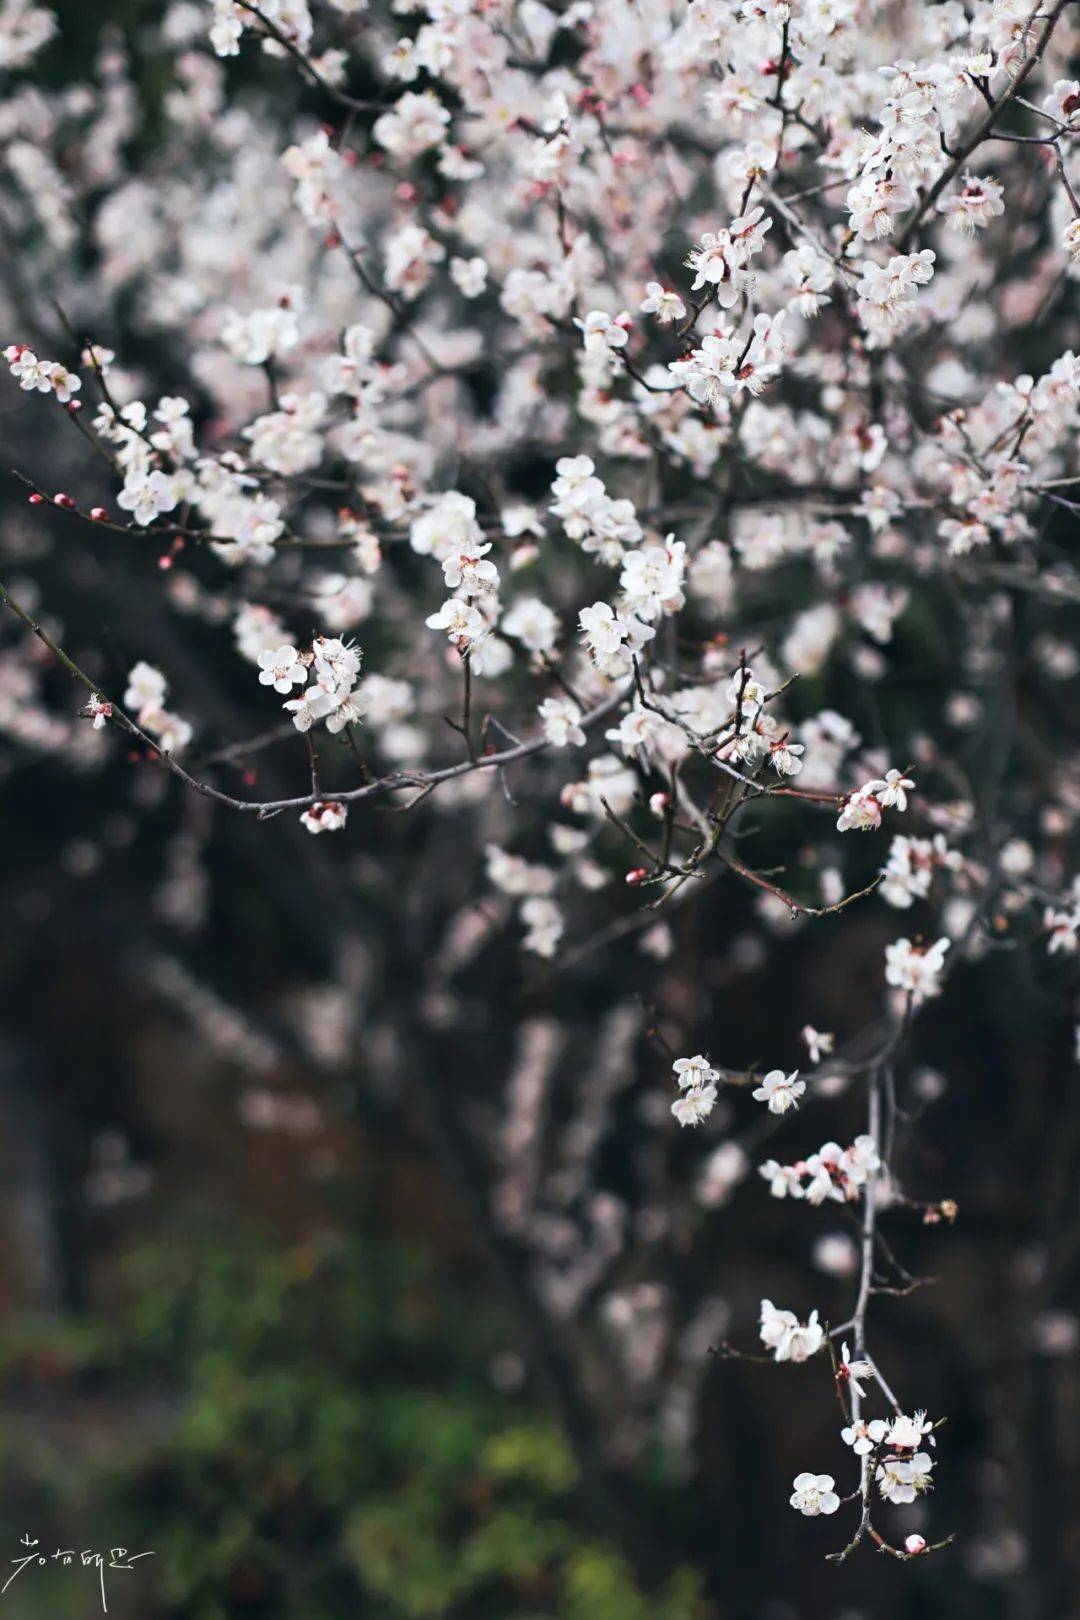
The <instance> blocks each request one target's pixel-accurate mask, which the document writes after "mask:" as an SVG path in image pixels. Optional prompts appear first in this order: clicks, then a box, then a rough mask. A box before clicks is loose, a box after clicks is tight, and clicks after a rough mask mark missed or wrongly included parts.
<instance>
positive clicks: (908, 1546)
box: [904, 1536, 926, 1557]
mask: <svg viewBox="0 0 1080 1620" xmlns="http://www.w3.org/2000/svg"><path fill="white" fill-rule="evenodd" d="M904 1551H905V1552H906V1553H910V1554H911V1555H912V1557H914V1556H915V1555H916V1554H918V1553H924V1552H925V1551H926V1537H925V1536H908V1538H907V1540H906V1541H905V1542H904Z"/></svg>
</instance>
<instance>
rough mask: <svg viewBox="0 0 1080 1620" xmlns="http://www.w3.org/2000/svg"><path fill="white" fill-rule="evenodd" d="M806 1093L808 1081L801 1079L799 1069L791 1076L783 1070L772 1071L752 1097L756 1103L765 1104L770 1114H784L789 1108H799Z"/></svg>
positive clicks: (764, 1076) (756, 1088) (764, 1077)
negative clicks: (800, 1100) (800, 1099)
mask: <svg viewBox="0 0 1080 1620" xmlns="http://www.w3.org/2000/svg"><path fill="white" fill-rule="evenodd" d="M805 1091H806V1081H805V1080H800V1079H799V1071H798V1069H796V1070H794V1072H793V1073H791V1074H785V1073H784V1071H783V1069H770V1070H769V1072H768V1074H766V1075H763V1076H762V1080H761V1084H760V1086H756V1087H755V1088H754V1090H753V1091H752V1092H751V1096H752V1097H753V1098H754V1101H755V1102H763V1103H765V1104H766V1105H767V1106H768V1110H769V1113H770V1114H784V1113H786V1112H787V1110H788V1109H789V1108H797V1107H798V1105H799V1098H800V1097H802V1096H803V1095H804V1093H805Z"/></svg>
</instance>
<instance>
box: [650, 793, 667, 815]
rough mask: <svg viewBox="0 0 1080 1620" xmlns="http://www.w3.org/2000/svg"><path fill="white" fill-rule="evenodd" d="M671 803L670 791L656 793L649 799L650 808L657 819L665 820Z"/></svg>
mask: <svg viewBox="0 0 1080 1620" xmlns="http://www.w3.org/2000/svg"><path fill="white" fill-rule="evenodd" d="M670 805H671V794H670V793H654V794H653V795H652V797H651V798H650V800H649V809H650V810H651V811H652V813H653V815H654V816H655V817H656V819H657V821H663V819H664V817H665V816H666V815H667V813H668V809H669V807H670Z"/></svg>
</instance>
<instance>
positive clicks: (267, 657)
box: [256, 643, 308, 693]
mask: <svg viewBox="0 0 1080 1620" xmlns="http://www.w3.org/2000/svg"><path fill="white" fill-rule="evenodd" d="M256 662H257V663H258V665H259V682H260V685H262V686H272V687H273V688H274V691H275V692H282V693H288V692H289V691H291V689H292V688H293V687H294V686H303V684H304V682H305V681H306V680H307V677H308V672H307V666H306V665H305V664H304V663H303V662H302V661H301V658H300V654H299V653H298V652H297V650H296V648H295V647H290V646H289V645H288V644H287V643H286V644H285V645H283V646H281V647H273V648H269V647H266V648H264V649H263V650H262V652H260V653H259V656H258V658H257V660H256Z"/></svg>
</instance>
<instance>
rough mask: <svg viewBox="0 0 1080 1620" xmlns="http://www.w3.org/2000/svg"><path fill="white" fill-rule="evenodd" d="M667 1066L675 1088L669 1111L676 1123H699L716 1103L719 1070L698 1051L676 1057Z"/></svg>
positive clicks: (706, 1116) (707, 1115)
mask: <svg viewBox="0 0 1080 1620" xmlns="http://www.w3.org/2000/svg"><path fill="white" fill-rule="evenodd" d="M671 1067H672V1070H673V1072H674V1075H675V1083H676V1085H677V1086H678V1088H679V1095H678V1096H677V1097H676V1099H675V1101H674V1102H673V1103H672V1105H671V1112H672V1113H673V1114H674V1116H675V1118H676V1119H677V1120H678V1122H679V1124H680V1125H700V1124H701V1123H702V1121H703V1120H705V1119H708V1117H709V1115H710V1114H711V1113H712V1111H713V1109H714V1108H715V1107H716V1098H717V1082H718V1081H719V1079H720V1074H719V1071H718V1070H716V1069H714V1068H713V1067H712V1065H711V1064H710V1063H709V1060H708V1058H706V1057H702V1055H701V1053H700V1052H699V1053H698V1054H697V1056H696V1057H689V1058H676V1059H675V1062H674V1063H673V1064H672V1066H671Z"/></svg>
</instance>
